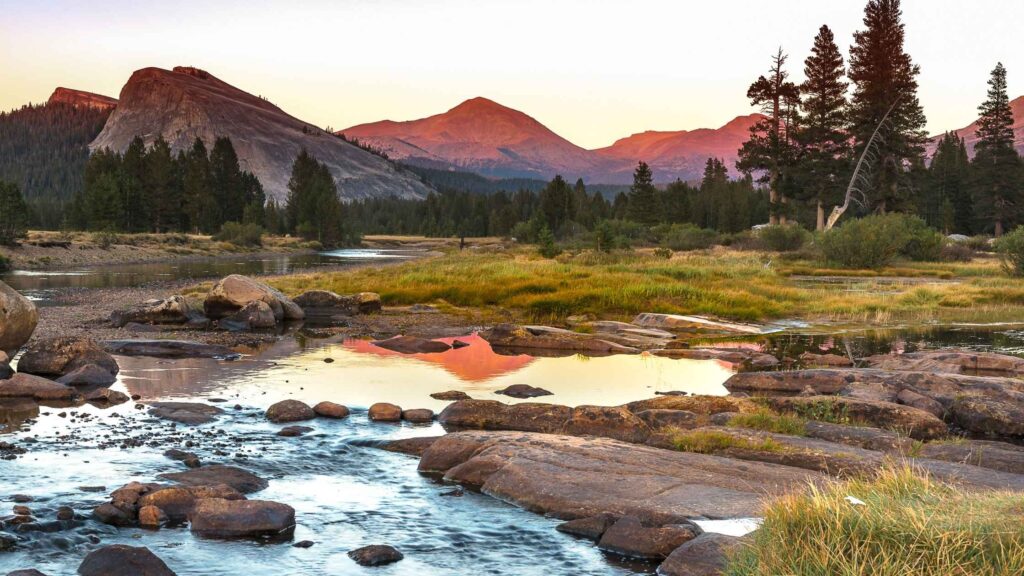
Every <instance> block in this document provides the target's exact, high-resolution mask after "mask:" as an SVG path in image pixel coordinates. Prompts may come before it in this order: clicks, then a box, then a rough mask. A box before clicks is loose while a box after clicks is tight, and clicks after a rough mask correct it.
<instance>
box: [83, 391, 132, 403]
mask: <svg viewBox="0 0 1024 576" xmlns="http://www.w3.org/2000/svg"><path fill="white" fill-rule="evenodd" d="M128 400H129V398H128V395H127V394H125V393H124V392H118V391H117V390H111V389H110V388H97V389H95V390H92V391H89V392H86V394H85V401H86V402H93V403H95V404H103V405H107V406H115V405H117V404H124V403H125V402H127V401H128Z"/></svg>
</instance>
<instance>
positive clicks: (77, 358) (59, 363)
mask: <svg viewBox="0 0 1024 576" xmlns="http://www.w3.org/2000/svg"><path fill="white" fill-rule="evenodd" d="M87 364H94V365H96V366H98V367H99V368H102V369H103V370H106V371H107V372H109V373H110V374H111V375H117V372H118V366H117V361H116V360H114V357H113V356H111V355H110V354H108V353H107V352H106V351H104V350H103V349H102V348H100V346H99V345H98V344H97V343H96V342H94V341H93V340H91V339H89V338H81V337H73V336H57V337H54V338H47V339H45V340H40V341H38V342H35V343H34V344H32V345H31V346H29V347H28V349H27V350H26V351H25V353H24V354H22V356H21V359H20V360H18V371H19V372H25V373H26V374H35V375H37V376H46V377H52V378H59V377H61V376H64V375H66V374H69V373H71V372H74V371H75V370H77V369H79V368H81V367H83V366H86V365H87Z"/></svg>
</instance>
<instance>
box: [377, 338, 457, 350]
mask: <svg viewBox="0 0 1024 576" xmlns="http://www.w3.org/2000/svg"><path fill="white" fill-rule="evenodd" d="M372 344H373V345H374V346H378V347H380V348H383V349H385V350H391V351H392V352H398V353H401V354H437V353H440V352H447V351H448V350H451V348H452V347H451V346H450V345H448V344H447V343H445V342H439V341H437V340H427V339H425V338H418V337H416V336H395V337H394V338H389V339H387V340H377V341H375V342H372Z"/></svg>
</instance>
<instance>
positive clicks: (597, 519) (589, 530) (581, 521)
mask: <svg viewBox="0 0 1024 576" xmlns="http://www.w3.org/2000/svg"><path fill="white" fill-rule="evenodd" d="M618 519H619V517H618V516H616V515H614V514H598V515H597V516H588V517H587V518H577V519H576V520H569V521H568V522H563V523H561V524H559V525H558V526H555V530H558V531H559V532H564V533H566V534H572V535H573V536H579V537H580V538H586V539H588V540H593V541H594V542H597V541H598V540H600V539H601V536H603V535H604V533H605V532H606V531H607V530H608V528H610V527H611V525H612V524H614V523H615V522H616V521H617V520H618Z"/></svg>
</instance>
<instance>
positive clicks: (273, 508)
mask: <svg viewBox="0 0 1024 576" xmlns="http://www.w3.org/2000/svg"><path fill="white" fill-rule="evenodd" d="M188 521H189V525H190V528H191V530H192V532H195V533H196V534H199V535H201V536H208V537H213V538H239V537H257V536H273V537H290V536H291V533H292V531H293V530H294V529H295V509H294V508H292V507H291V506H289V505H287V504H282V503H280V502H271V501H269V500H225V499H221V498H207V499H204V500H200V501H199V502H197V503H196V505H195V507H194V508H193V509H192V512H191V513H190V514H189V517H188Z"/></svg>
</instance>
